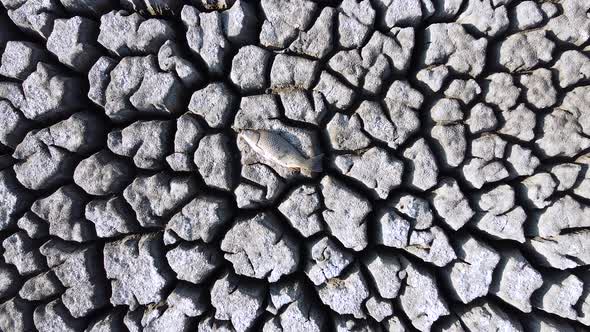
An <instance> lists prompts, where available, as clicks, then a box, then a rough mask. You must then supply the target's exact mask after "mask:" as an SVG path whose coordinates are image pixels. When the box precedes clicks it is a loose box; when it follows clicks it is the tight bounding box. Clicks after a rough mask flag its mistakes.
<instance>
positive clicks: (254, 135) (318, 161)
mask: <svg viewBox="0 0 590 332" xmlns="http://www.w3.org/2000/svg"><path fill="white" fill-rule="evenodd" d="M240 136H241V137H242V138H243V139H244V140H245V141H246V143H248V145H250V147H252V149H253V150H254V151H256V153H258V154H259V155H261V156H263V157H265V158H267V159H269V160H272V161H274V162H275V163H277V164H279V165H281V166H284V167H288V168H298V169H304V170H309V171H312V172H321V171H322V158H323V156H324V155H323V154H320V155H317V156H315V157H311V158H309V159H308V158H305V157H304V156H303V155H302V154H301V153H300V152H299V151H298V150H297V148H295V147H294V146H293V145H292V144H291V143H289V142H288V141H287V140H286V139H284V138H283V137H282V136H281V135H279V134H277V133H273V132H272V131H268V130H242V131H241V132H240Z"/></svg>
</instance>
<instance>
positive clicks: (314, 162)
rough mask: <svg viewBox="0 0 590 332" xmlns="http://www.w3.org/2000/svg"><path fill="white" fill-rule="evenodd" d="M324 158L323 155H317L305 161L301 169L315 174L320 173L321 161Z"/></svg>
mask: <svg viewBox="0 0 590 332" xmlns="http://www.w3.org/2000/svg"><path fill="white" fill-rule="evenodd" d="M323 158H324V154H323V153H322V154H318V155H317V156H315V157H311V158H309V159H307V160H306V161H305V163H304V164H303V166H302V167H301V168H304V169H307V170H310V171H312V172H315V173H320V172H321V171H322V160H323Z"/></svg>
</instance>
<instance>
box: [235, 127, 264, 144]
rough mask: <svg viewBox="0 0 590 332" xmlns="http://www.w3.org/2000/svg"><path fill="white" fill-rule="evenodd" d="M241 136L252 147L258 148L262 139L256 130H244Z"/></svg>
mask: <svg viewBox="0 0 590 332" xmlns="http://www.w3.org/2000/svg"><path fill="white" fill-rule="evenodd" d="M240 136H241V137H242V138H243V139H244V140H245V141H246V142H247V143H248V144H250V145H253V146H256V144H257V143H258V139H259V138H260V133H259V132H257V131H256V130H242V131H240Z"/></svg>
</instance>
